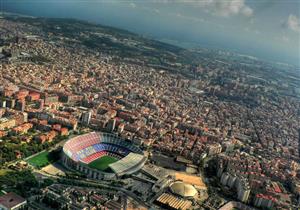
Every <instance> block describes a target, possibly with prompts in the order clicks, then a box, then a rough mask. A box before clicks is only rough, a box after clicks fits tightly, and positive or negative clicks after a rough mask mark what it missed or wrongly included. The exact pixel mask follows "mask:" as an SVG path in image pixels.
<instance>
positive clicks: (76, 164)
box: [62, 132, 147, 179]
mask: <svg viewBox="0 0 300 210" xmlns="http://www.w3.org/2000/svg"><path fill="white" fill-rule="evenodd" d="M146 160H147V158H146V156H144V154H143V151H142V150H141V149H139V148H138V147H137V146H135V145H134V144H132V143H131V142H130V141H128V140H125V139H121V138H119V137H118V136H116V135H113V134H109V133H102V132H91V133H88V134H84V135H81V136H77V137H75V138H72V139H70V140H68V141H67V142H66V143H65V145H64V147H63V159H62V161H63V164H64V166H66V167H67V168H69V169H72V170H76V171H79V172H81V173H84V174H86V175H87V177H89V178H93V179H113V178H117V177H121V176H123V175H130V174H132V173H135V172H137V171H139V170H140V169H141V168H142V167H143V166H144V164H145V162H146Z"/></svg>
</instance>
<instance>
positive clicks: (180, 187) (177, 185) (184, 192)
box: [170, 182, 198, 198]
mask: <svg viewBox="0 0 300 210" xmlns="http://www.w3.org/2000/svg"><path fill="white" fill-rule="evenodd" d="M170 188H171V191H172V192H173V193H174V194H176V195H180V196H181V197H184V198H185V197H194V196H195V195H196V194H197V193H198V192H197V190H196V189H195V187H193V186H192V185H190V184H186V183H183V182H174V183H173V184H171V186H170Z"/></svg>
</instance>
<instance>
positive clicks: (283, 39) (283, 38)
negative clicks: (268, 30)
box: [281, 35, 290, 42]
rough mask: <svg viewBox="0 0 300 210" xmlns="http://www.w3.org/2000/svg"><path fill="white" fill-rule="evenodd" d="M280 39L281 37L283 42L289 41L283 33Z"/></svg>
mask: <svg viewBox="0 0 300 210" xmlns="http://www.w3.org/2000/svg"><path fill="white" fill-rule="evenodd" d="M281 39H282V41H283V42H289V41H290V39H289V38H288V37H287V36H285V35H283V36H282V37H281Z"/></svg>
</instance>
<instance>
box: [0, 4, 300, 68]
mask: <svg viewBox="0 0 300 210" xmlns="http://www.w3.org/2000/svg"><path fill="white" fill-rule="evenodd" d="M0 1H2V4H1V7H2V9H3V10H4V11H8V12H16V13H22V14H27V15H32V16H44V17H71V18H77V19H83V20H88V21H92V22H95V23H99V24H103V25H109V26H114V27H118V28H123V29H127V30H129V31H132V32H135V33H139V34H143V35H145V36H148V37H151V38H155V39H159V40H164V41H172V42H173V43H177V44H180V45H183V46H188V47H193V48H196V47H208V48H217V49H227V50H230V51H234V52H238V53H241V54H248V55H252V56H256V57H260V58H263V59H267V60H272V61H278V62H286V63H290V64H295V65H298V66H300V0H105V1H104V0H0Z"/></svg>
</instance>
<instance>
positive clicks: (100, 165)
mask: <svg viewBox="0 0 300 210" xmlns="http://www.w3.org/2000/svg"><path fill="white" fill-rule="evenodd" d="M117 161H118V159H117V158H114V157H111V156H103V157H101V158H99V159H97V160H94V161H93V162H91V163H90V164H88V166H89V167H90V168H94V169H97V170H100V171H105V170H106V169H107V168H108V165H109V164H111V163H114V162H117Z"/></svg>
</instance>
